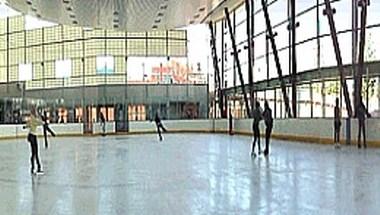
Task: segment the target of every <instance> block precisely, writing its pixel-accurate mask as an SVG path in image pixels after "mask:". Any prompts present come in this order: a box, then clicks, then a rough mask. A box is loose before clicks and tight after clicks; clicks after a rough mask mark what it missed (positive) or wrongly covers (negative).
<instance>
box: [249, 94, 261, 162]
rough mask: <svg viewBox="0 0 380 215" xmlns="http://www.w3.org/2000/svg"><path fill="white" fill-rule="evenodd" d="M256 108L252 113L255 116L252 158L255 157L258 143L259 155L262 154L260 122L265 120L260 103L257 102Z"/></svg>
mask: <svg viewBox="0 0 380 215" xmlns="http://www.w3.org/2000/svg"><path fill="white" fill-rule="evenodd" d="M255 106H256V108H255V109H254V110H253V112H252V116H253V124H252V129H253V142H252V151H251V156H255V157H256V154H255V146H256V142H257V144H258V154H260V152H261V146H260V127H259V126H260V121H261V120H262V119H263V116H262V114H261V112H262V111H261V108H260V103H259V102H258V101H257V102H256V105H255Z"/></svg>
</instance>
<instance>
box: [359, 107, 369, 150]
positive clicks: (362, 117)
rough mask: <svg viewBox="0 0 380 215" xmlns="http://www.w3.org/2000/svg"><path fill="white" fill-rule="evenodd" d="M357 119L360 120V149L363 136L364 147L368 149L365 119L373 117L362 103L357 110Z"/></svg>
mask: <svg viewBox="0 0 380 215" xmlns="http://www.w3.org/2000/svg"><path fill="white" fill-rule="evenodd" d="M356 117H357V118H358V123H359V126H358V129H359V130H358V148H359V149H360V148H361V147H362V146H361V134H363V147H364V148H367V142H366V133H365V118H366V117H369V118H370V117H371V114H369V113H368V110H367V108H365V107H364V104H363V102H362V101H360V102H359V104H358V107H357V109H356Z"/></svg>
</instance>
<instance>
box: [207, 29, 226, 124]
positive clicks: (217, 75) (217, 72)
mask: <svg viewBox="0 0 380 215" xmlns="http://www.w3.org/2000/svg"><path fill="white" fill-rule="evenodd" d="M209 28H210V32H211V40H210V46H211V56H212V62H213V66H214V77H215V79H214V80H216V83H215V84H214V85H215V92H217V94H218V95H217V96H218V105H219V110H220V112H221V114H223V95H222V90H221V89H222V88H221V78H220V70H219V65H218V53H217V52H216V43H215V40H216V39H215V33H214V26H213V23H212V22H209ZM215 99H216V97H215ZM222 117H223V116H222Z"/></svg>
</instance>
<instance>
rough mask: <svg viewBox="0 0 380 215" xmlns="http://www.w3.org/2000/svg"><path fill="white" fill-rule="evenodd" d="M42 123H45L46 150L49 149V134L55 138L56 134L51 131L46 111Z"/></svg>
mask: <svg viewBox="0 0 380 215" xmlns="http://www.w3.org/2000/svg"><path fill="white" fill-rule="evenodd" d="M42 121H43V122H44V125H43V128H44V139H45V148H48V138H47V135H48V132H49V133H50V134H51V135H52V136H53V137H55V133H54V131H53V130H51V128H50V127H49V123H48V117H47V112H46V110H45V111H44V115H43V116H42Z"/></svg>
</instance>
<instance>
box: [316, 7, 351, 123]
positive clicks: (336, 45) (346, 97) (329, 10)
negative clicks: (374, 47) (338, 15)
mask: <svg viewBox="0 0 380 215" xmlns="http://www.w3.org/2000/svg"><path fill="white" fill-rule="evenodd" d="M324 1H325V6H326V9H325V10H324V11H323V14H324V15H327V18H328V21H329V27H330V34H331V39H332V42H333V45H334V51H335V58H336V61H337V64H338V70H339V75H340V83H341V86H342V88H343V95H344V100H345V103H346V108H347V113H348V117H349V118H351V117H352V116H353V114H352V106H351V100H350V94H349V92H348V88H347V82H346V78H345V71H344V67H343V60H342V56H341V52H340V47H339V41H338V36H337V34H336V28H335V22H334V16H333V15H334V13H335V9H332V8H331V4H330V0H324Z"/></svg>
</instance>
